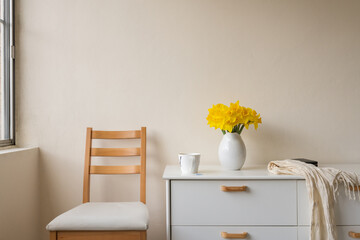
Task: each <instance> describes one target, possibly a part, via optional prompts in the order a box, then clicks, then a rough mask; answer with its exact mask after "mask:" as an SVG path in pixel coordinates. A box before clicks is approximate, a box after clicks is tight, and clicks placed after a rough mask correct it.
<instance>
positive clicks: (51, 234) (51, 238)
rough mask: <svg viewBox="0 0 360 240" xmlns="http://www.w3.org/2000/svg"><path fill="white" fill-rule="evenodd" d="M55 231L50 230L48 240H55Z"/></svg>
mask: <svg viewBox="0 0 360 240" xmlns="http://www.w3.org/2000/svg"><path fill="white" fill-rule="evenodd" d="M56 235H57V232H50V240H57V237H56Z"/></svg>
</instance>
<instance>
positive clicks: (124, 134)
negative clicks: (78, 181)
mask: <svg viewBox="0 0 360 240" xmlns="http://www.w3.org/2000/svg"><path fill="white" fill-rule="evenodd" d="M92 139H140V140H141V145H140V148H93V147H92ZM93 156H98V157H129V156H140V165H130V166H98V165H92V164H91V157H93ZM90 174H140V201H141V202H143V203H144V204H145V203H146V127H142V128H141V130H134V131H93V130H92V128H87V131H86V146H85V167H84V188H83V203H86V202H89V201H90Z"/></svg>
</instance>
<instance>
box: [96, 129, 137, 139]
mask: <svg viewBox="0 0 360 240" xmlns="http://www.w3.org/2000/svg"><path fill="white" fill-rule="evenodd" d="M140 137H141V132H140V130H134V131H92V138H93V139H134V138H140Z"/></svg>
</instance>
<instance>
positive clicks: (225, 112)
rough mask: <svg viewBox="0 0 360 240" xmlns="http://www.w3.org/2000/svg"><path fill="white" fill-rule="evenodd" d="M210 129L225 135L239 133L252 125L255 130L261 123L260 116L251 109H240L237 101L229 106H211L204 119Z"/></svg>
mask: <svg viewBox="0 0 360 240" xmlns="http://www.w3.org/2000/svg"><path fill="white" fill-rule="evenodd" d="M206 119H207V120H208V124H209V125H210V127H214V128H215V129H218V128H220V129H221V130H222V132H223V133H224V134H225V133H226V131H227V132H230V133H231V132H237V133H239V134H240V133H241V132H242V130H243V129H244V127H245V128H246V129H248V128H249V125H251V124H254V127H255V129H257V128H258V124H259V123H262V122H261V117H260V114H258V113H257V112H256V111H255V110H253V109H251V108H246V107H242V106H240V105H239V101H237V102H236V103H230V106H229V107H228V106H226V105H224V104H216V105H213V106H212V108H210V109H209V115H208V116H207V118H206Z"/></svg>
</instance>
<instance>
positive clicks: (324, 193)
mask: <svg viewBox="0 0 360 240" xmlns="http://www.w3.org/2000/svg"><path fill="white" fill-rule="evenodd" d="M268 170H269V172H271V173H273V174H286V175H298V176H303V177H304V178H305V181H306V187H307V191H308V194H309V201H310V207H311V231H310V235H311V236H310V240H337V234H336V223H335V217H334V201H336V196H337V195H338V194H339V193H338V186H339V184H341V183H343V184H344V187H345V189H346V190H345V194H346V196H348V197H349V198H350V199H353V200H355V199H356V198H359V199H360V191H357V192H355V191H354V189H355V186H359V185H360V182H359V176H358V175H357V174H356V173H352V172H346V171H341V170H338V169H335V168H318V167H316V166H314V165H312V164H307V163H304V162H300V161H296V160H279V161H271V162H270V163H269V165H268ZM351 189H353V190H352V191H351Z"/></svg>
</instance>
